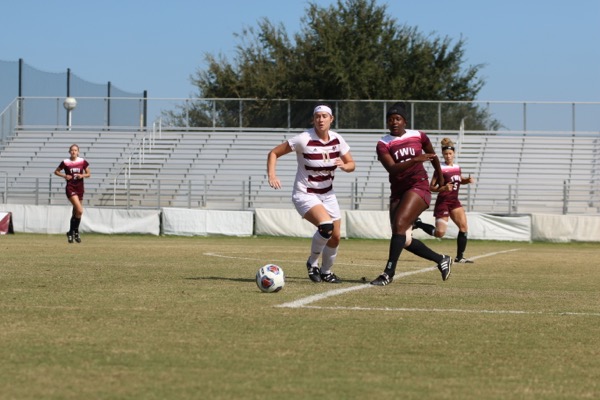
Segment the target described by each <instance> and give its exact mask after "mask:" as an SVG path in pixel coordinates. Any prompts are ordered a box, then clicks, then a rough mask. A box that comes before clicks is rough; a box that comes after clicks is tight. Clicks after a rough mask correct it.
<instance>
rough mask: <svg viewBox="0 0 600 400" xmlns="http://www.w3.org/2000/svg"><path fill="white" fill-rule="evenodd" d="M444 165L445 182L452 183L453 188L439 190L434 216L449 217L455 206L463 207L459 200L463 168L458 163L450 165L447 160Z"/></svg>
mask: <svg viewBox="0 0 600 400" xmlns="http://www.w3.org/2000/svg"><path fill="white" fill-rule="evenodd" d="M441 165H442V175H444V182H446V183H450V182H451V183H452V190H450V191H444V192H438V194H437V199H436V200H435V208H434V209H433V216H434V217H435V218H441V217H447V216H449V215H450V211H452V210H454V209H455V208H460V207H462V204H461V203H460V200H458V190H459V189H460V182H461V180H462V178H461V170H460V166H459V165H458V164H453V165H451V166H450V165H448V164H446V163H445V162H442V163H441Z"/></svg>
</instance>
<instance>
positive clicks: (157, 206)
mask: <svg viewBox="0 0 600 400" xmlns="http://www.w3.org/2000/svg"><path fill="white" fill-rule="evenodd" d="M156 196H157V198H158V200H157V203H158V204H157V205H156V208H157V209H159V210H160V179H159V180H158V193H157V194H156Z"/></svg>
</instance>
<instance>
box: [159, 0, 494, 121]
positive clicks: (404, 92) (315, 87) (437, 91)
mask: <svg viewBox="0 0 600 400" xmlns="http://www.w3.org/2000/svg"><path fill="white" fill-rule="evenodd" d="M238 38H239V39H240V43H239V44H238V45H237V47H236V55H235V57H234V60H233V61H231V62H230V61H229V60H227V59H226V58H224V57H215V56H214V55H207V56H206V60H207V63H208V68H207V69H206V70H198V71H196V75H195V76H194V77H193V78H192V82H193V84H194V85H195V86H197V88H198V97H199V98H256V99H260V101H256V102H252V103H244V109H243V111H242V112H241V116H242V118H243V126H274V127H279V126H287V123H288V122H287V121H282V120H281V118H282V115H287V112H280V111H287V109H288V107H291V108H292V113H291V114H292V115H294V117H295V120H294V121H292V126H294V127H296V126H304V125H306V121H307V120H308V118H309V117H310V110H311V107H312V106H313V102H311V103H302V102H290V103H289V104H286V103H283V102H280V101H278V100H277V99H292V100H294V99H327V100H376V99H389V100H390V101H393V100H394V99H404V100H406V101H409V102H410V101H411V100H434V101H435V100H460V101H465V103H461V104H460V106H457V107H448V109H445V110H444V114H443V119H444V121H445V123H448V124H450V125H451V127H448V129H456V128H457V127H458V125H459V123H460V120H461V119H462V118H465V117H467V119H468V121H469V126H470V127H474V128H473V129H491V128H494V126H495V124H497V123H496V122H495V121H493V120H491V119H490V118H489V117H488V115H487V113H486V112H485V110H480V109H478V108H477V107H476V106H474V105H472V104H470V103H468V101H470V100H474V99H475V97H476V95H477V94H478V92H479V91H480V90H481V88H482V86H483V84H484V82H483V80H482V79H481V78H479V77H478V73H479V70H480V69H481V67H482V65H474V66H467V67H465V66H464V65H463V64H464V61H463V59H464V45H465V41H464V39H463V38H460V39H459V40H458V41H456V43H453V41H452V40H451V39H450V38H448V37H443V38H439V37H430V36H425V35H423V34H421V33H420V32H419V31H418V29H417V28H416V27H409V26H407V25H399V23H398V22H397V21H396V20H395V19H394V18H392V17H390V16H389V15H388V13H387V7H386V6H385V5H377V4H376V0H344V1H343V0H338V1H337V2H336V3H335V4H333V5H330V6H329V7H321V6H319V5H317V4H315V3H309V4H308V6H307V9H306V15H305V16H303V17H302V19H301V30H300V32H298V33H296V34H295V35H294V36H293V40H292V39H290V37H289V35H288V33H287V32H286V29H285V27H284V26H283V25H281V24H279V25H274V24H273V23H272V22H271V21H269V20H268V19H262V20H260V21H259V22H258V24H257V27H256V28H247V29H244V30H243V31H242V32H241V34H239V35H238ZM340 104H341V107H342V109H341V110H338V112H339V114H338V115H340V114H341V115H343V119H342V121H343V122H344V126H343V127H344V128H360V127H363V128H368V127H371V128H372V127H377V126H380V125H381V115H382V113H381V109H382V106H381V104H376V103H368V102H367V103H364V102H361V103H358V102H357V103H352V102H344V103H340ZM414 110H415V112H414V115H413V120H414V121H416V122H417V121H421V120H423V121H424V120H427V119H428V118H436V119H437V115H438V112H439V110H438V109H435V110H433V109H431V107H425V106H422V107H418V108H415V109H414ZM209 115H210V117H209ZM170 116H171V117H172V118H173V119H177V118H182V117H183V116H182V114H181V113H177V112H174V113H171V115H170ZM188 117H189V118H190V120H191V121H192V125H197V126H205V124H206V123H207V121H209V120H213V118H216V119H218V121H219V124H229V126H231V124H232V123H233V124H235V123H236V121H239V118H240V109H239V106H238V105H237V104H236V105H234V104H229V105H221V106H220V107H219V110H218V112H215V108H214V106H211V105H210V104H206V103H203V102H198V103H194V104H193V105H192V107H191V111H189V116H188ZM415 125H417V123H415ZM234 126H236V125H234Z"/></svg>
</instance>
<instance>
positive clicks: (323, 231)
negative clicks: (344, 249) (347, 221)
mask: <svg viewBox="0 0 600 400" xmlns="http://www.w3.org/2000/svg"><path fill="white" fill-rule="evenodd" d="M317 229H318V230H319V235H321V236H322V237H323V238H325V239H330V238H331V236H332V235H333V222H331V221H327V222H323V223H322V224H320V225H319V227H318V228H317Z"/></svg>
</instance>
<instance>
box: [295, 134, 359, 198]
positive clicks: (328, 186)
mask: <svg viewBox="0 0 600 400" xmlns="http://www.w3.org/2000/svg"><path fill="white" fill-rule="evenodd" d="M288 144H289V145H290V147H291V148H292V150H294V151H295V152H296V158H297V159H298V169H297V171H296V181H295V183H294V192H302V193H317V194H323V193H328V192H330V191H331V190H332V189H333V177H334V174H335V169H336V168H337V166H336V165H335V164H334V162H335V159H336V158H340V157H341V156H343V155H345V154H346V153H348V152H349V151H350V146H348V143H346V141H345V140H344V138H342V136H340V135H339V134H338V133H337V132H334V131H329V141H328V142H324V141H323V140H321V139H320V138H319V136H318V135H317V133H316V132H315V130H314V128H312V129H309V130H307V131H304V132H302V133H301V134H299V135H296V136H294V137H293V138H291V139H289V140H288Z"/></svg>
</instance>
